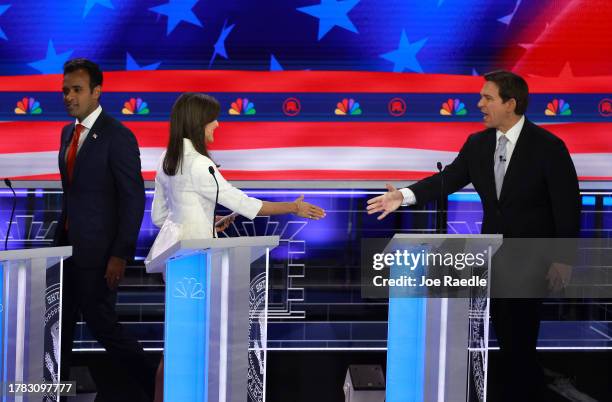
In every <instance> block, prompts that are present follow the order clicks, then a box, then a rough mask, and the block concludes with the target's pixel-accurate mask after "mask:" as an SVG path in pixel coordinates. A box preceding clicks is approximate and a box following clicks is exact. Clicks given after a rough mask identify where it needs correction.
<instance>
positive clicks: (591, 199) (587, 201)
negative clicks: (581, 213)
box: [582, 195, 595, 206]
mask: <svg viewBox="0 0 612 402" xmlns="http://www.w3.org/2000/svg"><path fill="white" fill-rule="evenodd" d="M582 205H588V206H595V196H594V195H583V196H582Z"/></svg>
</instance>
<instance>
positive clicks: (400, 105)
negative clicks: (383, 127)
mask: <svg viewBox="0 0 612 402" xmlns="http://www.w3.org/2000/svg"><path fill="white" fill-rule="evenodd" d="M387 109H388V110H389V114H390V115H391V116H393V117H400V116H403V115H404V114H405V113H406V101H404V100H403V99H402V98H393V99H391V100H390V101H389V103H388V104H387Z"/></svg>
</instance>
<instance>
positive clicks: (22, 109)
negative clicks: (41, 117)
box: [15, 97, 42, 114]
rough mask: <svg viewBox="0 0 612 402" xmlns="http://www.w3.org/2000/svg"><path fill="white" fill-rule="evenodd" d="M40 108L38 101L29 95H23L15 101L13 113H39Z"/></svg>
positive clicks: (40, 111)
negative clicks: (15, 105)
mask: <svg viewBox="0 0 612 402" xmlns="http://www.w3.org/2000/svg"><path fill="white" fill-rule="evenodd" d="M41 113H42V108H41V107H40V102H38V101H37V100H36V99H34V98H32V97H30V98H28V97H24V98H23V99H21V100H20V101H18V102H17V107H16V108H15V114H41Z"/></svg>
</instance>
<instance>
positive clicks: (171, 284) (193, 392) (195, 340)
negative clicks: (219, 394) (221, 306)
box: [164, 253, 210, 402]
mask: <svg viewBox="0 0 612 402" xmlns="http://www.w3.org/2000/svg"><path fill="white" fill-rule="evenodd" d="M207 260H208V258H207V255H206V254H201V253H198V254H192V255H188V256H185V257H180V258H176V259H171V260H169V261H168V262H167V268H166V271H167V275H166V328H165V333H166V336H165V354H164V400H166V401H202V402H205V401H207V400H208V390H207V388H208V381H207V379H208V327H209V325H208V317H209V293H210V292H209V287H208V284H209V281H208V261H207Z"/></svg>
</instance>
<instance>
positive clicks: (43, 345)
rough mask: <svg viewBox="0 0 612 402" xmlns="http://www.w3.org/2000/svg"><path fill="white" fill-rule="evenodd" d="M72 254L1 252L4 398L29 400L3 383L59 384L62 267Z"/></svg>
mask: <svg viewBox="0 0 612 402" xmlns="http://www.w3.org/2000/svg"><path fill="white" fill-rule="evenodd" d="M71 255H72V247H47V248H38V249H26V250H9V251H0V275H1V277H2V287H1V288H0V300H1V303H2V304H1V305H0V311H1V313H2V314H1V315H0V321H1V324H0V339H2V344H1V345H0V349H1V354H0V357H1V359H2V360H1V363H0V367H1V373H0V374H1V375H2V382H3V386H4V387H5V389H3V390H2V392H3V393H2V395H4V397H3V398H6V399H2V400H3V401H4V400H6V401H14V400H20V401H21V400H24V401H26V400H28V397H27V396H25V395H24V396H14V395H10V394H9V393H8V391H9V390H8V389H6V387H7V383H16V382H17V383H19V382H23V383H41V382H46V383H58V382H59V364H60V361H61V356H60V349H61V348H60V335H61V331H60V327H61V272H62V271H61V270H62V264H63V261H64V259H65V258H67V257H70V256H71ZM45 396H46V397H47V399H46V400H51V401H55V400H58V398H57V395H56V394H51V395H45ZM31 400H34V398H32V399H31ZM38 400H41V396H40V394H39V396H38Z"/></svg>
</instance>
